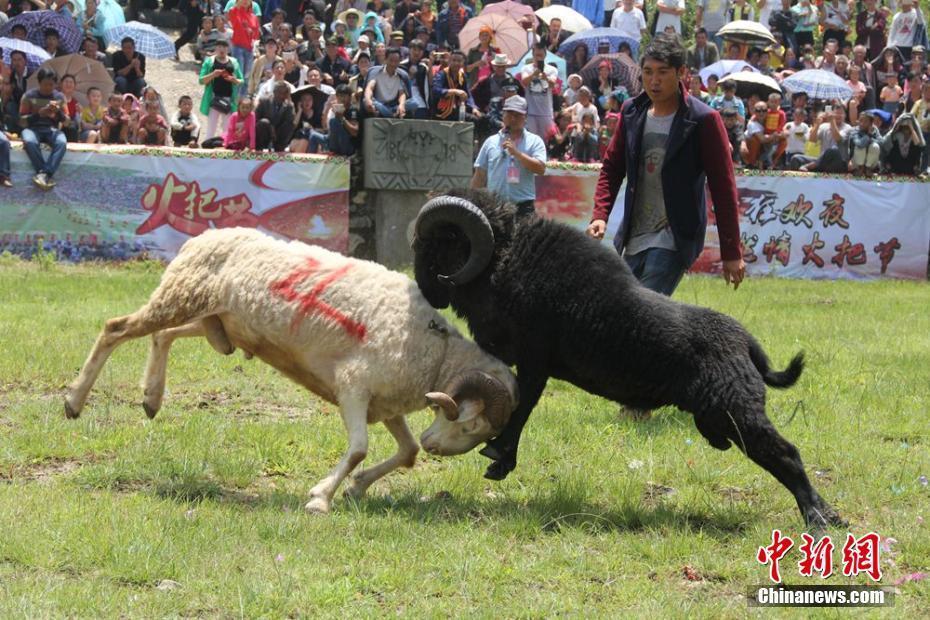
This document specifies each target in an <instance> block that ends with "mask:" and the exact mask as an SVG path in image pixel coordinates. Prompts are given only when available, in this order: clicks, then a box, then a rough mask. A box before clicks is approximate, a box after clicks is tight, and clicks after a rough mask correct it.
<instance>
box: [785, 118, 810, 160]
mask: <svg viewBox="0 0 930 620" xmlns="http://www.w3.org/2000/svg"><path fill="white" fill-rule="evenodd" d="M793 114H794V115H793V116H792V118H791V122H789V123H786V124H785V129H784V133H785V136H786V138H787V139H788V146H787V147H786V148H785V161H791V158H792V157H793V156H794V155H804V145H805V144H806V143H807V134H808V133H810V129H811V128H810V125H808V124H807V122H806V121H807V112H806V111H805V110H804V108H795V109H794V113H793Z"/></svg>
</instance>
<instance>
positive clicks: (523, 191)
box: [471, 95, 546, 215]
mask: <svg viewBox="0 0 930 620" xmlns="http://www.w3.org/2000/svg"><path fill="white" fill-rule="evenodd" d="M503 109H504V127H503V129H501V130H500V131H499V132H498V133H496V134H494V135H493V136H491V137H490V138H488V139H487V140H485V141H484V144H483V145H481V151H480V152H479V153H478V159H476V160H475V174H474V176H473V177H472V179H471V186H472V188H474V189H482V188H485V187H486V188H487V189H488V190H490V191H492V192H494V193H495V194H497V195H498V196H500V197H501V198H503V199H505V200H508V201H510V202H512V203H514V204H516V205H517V213H518V214H519V215H529V214H531V213H534V212H535V209H536V205H535V201H536V178H535V175H537V174H545V173H546V145H545V144H544V143H543V140H542V138H540V137H539V136H537V135H536V134H534V133H530V132H529V131H526V130H524V125H526V99H524V98H523V97H520V96H519V95H514V96H512V97H508V98H507V100H506V101H505V102H504V108H503Z"/></svg>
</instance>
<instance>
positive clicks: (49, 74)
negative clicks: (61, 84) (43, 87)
mask: <svg viewBox="0 0 930 620" xmlns="http://www.w3.org/2000/svg"><path fill="white" fill-rule="evenodd" d="M43 80H52V81H53V82H57V81H58V74H57V73H55V70H54V69H52V68H50V67H40V68H39V70H38V71H37V72H36V81H37V82H42V81H43Z"/></svg>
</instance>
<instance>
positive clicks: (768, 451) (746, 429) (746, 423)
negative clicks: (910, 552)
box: [699, 398, 845, 528]
mask: <svg viewBox="0 0 930 620" xmlns="http://www.w3.org/2000/svg"><path fill="white" fill-rule="evenodd" d="M744 407H745V404H743V403H734V404H733V405H732V406H731V407H730V408H729V409H727V410H725V411H724V412H723V413H722V414H719V413H718V414H716V416H715V419H714V420H713V421H712V424H711V427H712V431H711V432H710V433H707V432H705V430H704V429H702V430H701V432H702V434H704V435H705V437H707V438H708V440H710V441H711V444H712V445H714V447H717V448H724V446H723V445H717V444H716V443H715V442H714V439H715V438H716V439H718V440H720V441H721V442H722V441H723V436H724V435H725V437H726V439H728V440H729V441H730V442H732V443H733V444H734V445H736V446H737V447H738V448H739V449H740V450H742V451H743V452H744V453H745V454H746V456H748V457H749V458H750V459H752V460H753V461H754V462H755V463H756V464H757V465H759V466H760V467H762V468H763V469H765V470H766V471H768V472H769V473H770V474H772V475H773V476H775V478H776V479H777V480H778V481H779V482H781V483H782V484H783V485H784V486H785V487H786V488H787V489H788V490H789V491H791V494H792V495H794V499H795V501H796V502H797V504H798V508H799V509H800V511H801V516H802V517H803V518H804V522H805V523H806V524H807V525H808V526H813V527H816V528H822V527H825V526H827V525H837V526H842V525H845V521H843V519H842V518H841V517H840V516H839V514H837V512H836V511H835V510H834V509H833V508H832V507H830V505H829V504H827V502H825V501H824V500H823V498H821V497H820V495H819V494H818V493H817V491H816V490H815V489H814V487H813V486H812V485H811V482H810V480H809V479H808V477H807V472H805V471H804V463H803V462H802V461H801V454H800V453H799V452H798V449H797V448H796V447H795V446H794V445H793V444H792V443H791V442H789V441H788V440H787V439H785V438H784V437H782V436H781V434H779V432H778V431H777V430H775V427H774V426H772V423H771V421H770V420H769V419H768V417H767V416H766V415H765V400H764V398H763V399H759V400H758V401H757V402H755V403H754V404H753V405H752V406H751V407H748V408H744ZM704 423H705V424H708V420H706V419H705V421H704ZM699 428H700V425H699Z"/></svg>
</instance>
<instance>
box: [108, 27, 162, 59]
mask: <svg viewBox="0 0 930 620" xmlns="http://www.w3.org/2000/svg"><path fill="white" fill-rule="evenodd" d="M126 37H129V38H131V39H132V40H133V41H135V42H136V51H137V52H139V53H140V54H144V55H145V57H146V58H155V59H165V58H174V55H175V49H174V41H172V40H171V37H169V36H168V35H166V34H165V33H164V32H162V31H161V30H159V29H158V28H156V27H155V26H150V25H148V24H143V23H140V22H126V23H125V24H120V25H119V26H114V27H113V28H110V29H109V30H107V41H109V42H110V43H119V42H120V41H121V40H123V39H124V38H126Z"/></svg>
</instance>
